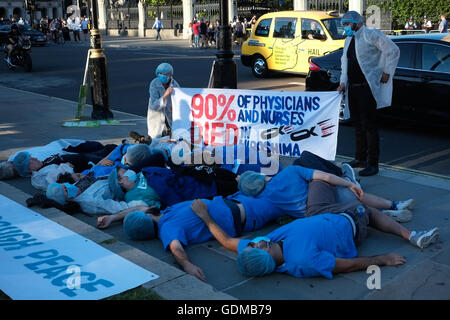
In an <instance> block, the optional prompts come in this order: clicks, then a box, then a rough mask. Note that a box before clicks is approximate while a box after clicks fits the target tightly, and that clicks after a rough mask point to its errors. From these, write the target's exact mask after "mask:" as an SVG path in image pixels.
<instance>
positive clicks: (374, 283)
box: [366, 265, 381, 290]
mask: <svg viewBox="0 0 450 320" xmlns="http://www.w3.org/2000/svg"><path fill="white" fill-rule="evenodd" d="M366 273H368V274H372V275H371V276H369V278H367V282H366V285H367V289H369V290H373V289H381V270H380V267H379V266H376V265H371V266H369V267H368V268H367V271H366Z"/></svg>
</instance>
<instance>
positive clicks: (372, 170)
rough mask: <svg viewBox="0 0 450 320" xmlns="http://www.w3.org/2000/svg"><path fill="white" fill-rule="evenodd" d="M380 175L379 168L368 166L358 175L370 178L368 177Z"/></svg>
mask: <svg viewBox="0 0 450 320" xmlns="http://www.w3.org/2000/svg"><path fill="white" fill-rule="evenodd" d="M377 173H378V166H371V165H369V166H367V167H366V168H364V169H363V170H361V171H360V172H359V173H358V174H359V175H360V176H361V177H368V176H373V175H376V174H377Z"/></svg>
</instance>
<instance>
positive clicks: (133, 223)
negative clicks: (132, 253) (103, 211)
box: [123, 211, 156, 240]
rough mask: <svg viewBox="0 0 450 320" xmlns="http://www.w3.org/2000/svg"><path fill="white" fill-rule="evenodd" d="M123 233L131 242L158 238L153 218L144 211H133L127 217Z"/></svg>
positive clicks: (124, 221)
mask: <svg viewBox="0 0 450 320" xmlns="http://www.w3.org/2000/svg"><path fill="white" fill-rule="evenodd" d="M123 232H125V234H126V236H127V237H128V238H130V239H131V240H148V239H153V238H154V237H155V236H156V235H155V224H154V223H153V220H152V218H151V217H150V216H148V215H147V214H145V213H144V212H142V211H133V212H130V213H129V214H127V215H126V216H125V219H124V220H123Z"/></svg>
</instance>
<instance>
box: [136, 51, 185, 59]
mask: <svg viewBox="0 0 450 320" xmlns="http://www.w3.org/2000/svg"><path fill="white" fill-rule="evenodd" d="M140 50H142V49H140ZM134 54H142V55H148V56H168V57H189V55H187V54H175V53H162V52H139V51H137V52H134Z"/></svg>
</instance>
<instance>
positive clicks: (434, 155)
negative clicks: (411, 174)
mask: <svg viewBox="0 0 450 320" xmlns="http://www.w3.org/2000/svg"><path fill="white" fill-rule="evenodd" d="M449 154H450V149H445V150H442V151H439V152H434V153H430V154H428V155H426V156H423V157H420V158H417V159H415V160H409V161H405V162H402V163H399V164H398V165H399V166H402V167H414V166H417V165H419V164H421V163H424V162H427V161H429V160H433V159H435V158H439V157H442V156H446V155H449Z"/></svg>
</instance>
